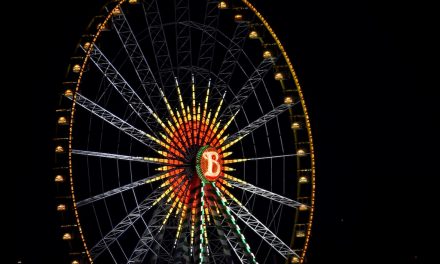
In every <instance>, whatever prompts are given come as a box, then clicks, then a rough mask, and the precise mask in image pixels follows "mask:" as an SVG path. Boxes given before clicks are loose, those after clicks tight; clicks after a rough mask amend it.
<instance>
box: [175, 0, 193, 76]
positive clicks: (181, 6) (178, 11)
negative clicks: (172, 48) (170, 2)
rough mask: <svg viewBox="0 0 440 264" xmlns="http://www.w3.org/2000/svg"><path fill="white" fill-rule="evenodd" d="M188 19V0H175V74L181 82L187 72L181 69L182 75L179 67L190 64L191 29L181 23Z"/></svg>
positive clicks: (187, 74)
mask: <svg viewBox="0 0 440 264" xmlns="http://www.w3.org/2000/svg"><path fill="white" fill-rule="evenodd" d="M189 20H190V9H189V0H175V22H176V25H175V28H176V50H177V52H176V53H177V66H178V68H177V76H178V79H179V80H180V81H182V82H184V81H185V80H187V76H189V72H187V71H183V72H184V73H186V74H184V75H181V72H180V70H179V67H181V66H191V65H192V55H191V50H192V47H191V30H190V27H189V26H187V25H185V24H182V23H180V22H182V21H189Z"/></svg>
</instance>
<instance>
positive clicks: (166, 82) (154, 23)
mask: <svg viewBox="0 0 440 264" xmlns="http://www.w3.org/2000/svg"><path fill="white" fill-rule="evenodd" d="M142 6H143V8H144V13H145V18H146V20H147V24H148V31H149V33H150V34H149V35H150V40H151V43H152V45H153V50H154V54H156V57H155V59H156V64H157V67H158V70H159V79H160V82H161V83H162V88H163V89H164V90H167V88H169V87H173V88H174V86H175V82H174V78H175V75H174V72H173V70H172V69H173V63H172V61H171V57H170V51H169V48H168V44H167V41H166V36H165V31H164V28H163V24H162V18H161V16H160V12H159V6H158V3H157V0H152V1H149V2H148V3H146V2H145V1H142Z"/></svg>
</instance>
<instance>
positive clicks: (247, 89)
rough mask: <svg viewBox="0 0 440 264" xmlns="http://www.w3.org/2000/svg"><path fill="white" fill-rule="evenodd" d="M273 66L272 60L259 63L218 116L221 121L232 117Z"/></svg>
mask: <svg viewBox="0 0 440 264" xmlns="http://www.w3.org/2000/svg"><path fill="white" fill-rule="evenodd" d="M273 64H274V59H272V58H270V59H264V60H262V61H261V62H260V64H259V65H258V67H257V69H255V71H254V72H253V73H252V74H251V76H250V77H249V79H248V80H247V81H246V83H245V84H244V85H243V87H242V88H241V89H240V90H239V91H238V93H236V94H235V97H234V99H233V100H232V102H231V103H230V104H229V105H228V107H227V108H225V110H224V111H223V113H222V115H221V116H220V118H221V119H223V120H229V119H230V118H231V117H232V116H234V115H235V114H236V113H237V112H238V111H239V110H240V109H241V108H242V106H243V104H244V103H245V102H246V100H247V99H248V98H249V96H250V95H251V94H252V93H253V92H254V90H255V88H256V87H257V86H258V85H259V84H260V83H261V81H262V80H263V78H264V77H265V76H266V74H267V72H268V71H269V70H270V69H272V67H273Z"/></svg>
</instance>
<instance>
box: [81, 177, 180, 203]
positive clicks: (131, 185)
mask: <svg viewBox="0 0 440 264" xmlns="http://www.w3.org/2000/svg"><path fill="white" fill-rule="evenodd" d="M177 170H179V169H177ZM175 171H176V169H172V170H169V171H165V172H161V173H157V174H154V175H152V176H150V177H147V178H144V179H142V180H138V181H135V182H132V183H129V184H126V185H124V186H121V187H118V188H115V189H112V190H110V191H106V192H104V193H101V194H98V195H95V196H93V197H90V198H87V199H84V200H81V201H79V202H77V203H76V206H77V207H82V206H84V205H87V204H90V203H94V202H96V201H99V200H102V199H104V198H107V197H110V196H113V195H115V194H118V193H122V192H125V191H128V190H131V189H133V188H136V187H138V186H141V185H144V184H147V183H151V182H153V181H157V180H161V179H164V178H167V177H169V176H172V175H174V174H173V172H175ZM179 174H182V172H180V173H178V174H177V175H179ZM177 175H176V176H177Z"/></svg>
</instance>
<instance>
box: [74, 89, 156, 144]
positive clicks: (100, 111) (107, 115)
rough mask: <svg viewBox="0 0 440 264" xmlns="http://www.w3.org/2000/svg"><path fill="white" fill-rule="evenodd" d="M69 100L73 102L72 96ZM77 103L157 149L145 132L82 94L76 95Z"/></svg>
mask: <svg viewBox="0 0 440 264" xmlns="http://www.w3.org/2000/svg"><path fill="white" fill-rule="evenodd" d="M68 98H69V99H72V100H73V97H72V96H69V97H68ZM75 103H76V104H78V105H80V106H81V107H83V108H84V109H85V110H87V111H89V112H90V113H92V114H94V115H95V116H97V117H99V118H101V119H102V120H104V121H105V122H107V123H109V124H110V125H112V126H114V127H116V128H117V129H119V130H121V131H122V132H124V133H125V134H127V135H129V136H130V137H132V138H133V139H135V140H137V141H139V142H140V143H142V144H144V145H145V146H147V147H149V148H151V149H155V147H157V145H156V143H155V142H154V141H153V140H151V139H150V138H149V137H147V134H146V133H145V132H143V131H142V130H139V129H137V128H135V127H133V126H132V125H130V124H128V123H127V122H125V121H124V120H122V119H121V118H119V117H117V116H115V115H114V114H112V113H111V112H109V111H108V110H106V109H104V108H103V107H101V106H100V105H98V104H96V103H94V102H92V101H91V100H90V99H88V98H87V97H85V96H83V95H82V94H80V93H76V97H75Z"/></svg>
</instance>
